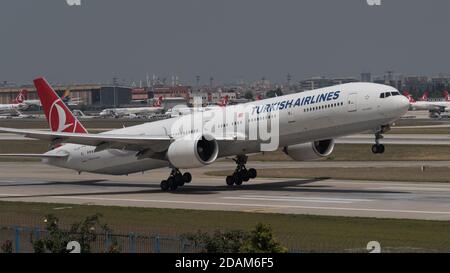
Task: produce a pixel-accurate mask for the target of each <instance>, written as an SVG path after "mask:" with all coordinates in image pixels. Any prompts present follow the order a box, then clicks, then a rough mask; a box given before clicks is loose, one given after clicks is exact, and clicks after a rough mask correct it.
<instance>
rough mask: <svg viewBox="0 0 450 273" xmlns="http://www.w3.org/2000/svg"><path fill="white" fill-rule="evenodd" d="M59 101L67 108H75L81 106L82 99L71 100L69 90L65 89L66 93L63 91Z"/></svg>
mask: <svg viewBox="0 0 450 273" xmlns="http://www.w3.org/2000/svg"><path fill="white" fill-rule="evenodd" d="M61 99H62V100H63V102H64V103H65V104H66V105H68V106H77V105H80V104H83V100H82V99H80V98H76V99H73V98H72V96H71V94H70V89H67V90H66V91H64V94H63V96H62V97H61Z"/></svg>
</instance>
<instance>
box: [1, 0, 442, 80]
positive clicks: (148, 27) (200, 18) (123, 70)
mask: <svg viewBox="0 0 450 273" xmlns="http://www.w3.org/2000/svg"><path fill="white" fill-rule="evenodd" d="M81 1H82V5H81V6H80V7H74V6H72V7H70V6H68V5H67V4H66V1H65V0H1V2H0V37H1V38H0V81H3V80H8V81H12V82H18V83H27V82H31V80H32V79H33V78H34V77H36V76H40V75H44V76H46V77H47V78H48V79H49V80H51V81H52V82H66V83H70V82H85V81H91V82H100V81H102V82H110V81H111V78H112V77H113V76H118V77H120V78H122V79H127V80H139V79H145V75H146V73H147V72H148V73H149V74H150V75H152V74H158V75H161V76H166V77H170V75H172V74H176V75H179V77H180V80H181V81H183V82H187V83H193V82H195V75H197V74H198V75H200V76H201V81H202V82H204V83H206V82H207V81H208V78H209V77H210V76H213V77H214V78H215V81H216V82H218V83H223V82H235V81H237V80H239V79H243V80H246V81H250V80H256V79H260V78H262V77H263V76H266V77H267V78H269V79H271V80H274V81H279V82H284V81H285V78H286V74H287V73H291V74H292V76H293V81H298V80H301V79H303V78H306V77H311V76H318V75H326V76H359V73H360V72H361V71H363V70H364V71H370V72H372V73H373V74H375V75H379V74H382V73H383V72H384V71H386V70H389V69H392V70H395V71H397V72H401V73H404V74H420V73H424V74H432V75H434V74H438V73H441V72H442V73H450V52H449V51H450V15H449V11H450V1H448V0H382V5H381V6H380V7H371V6H368V5H367V3H366V0H151V1H148V0H81Z"/></svg>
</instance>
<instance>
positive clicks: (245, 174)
mask: <svg viewBox="0 0 450 273" xmlns="http://www.w3.org/2000/svg"><path fill="white" fill-rule="evenodd" d="M239 177H240V178H241V180H242V181H244V182H247V181H249V180H250V174H249V173H248V171H247V170H242V171H241V172H240V173H239Z"/></svg>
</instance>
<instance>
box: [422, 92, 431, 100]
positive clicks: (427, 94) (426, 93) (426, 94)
mask: <svg viewBox="0 0 450 273" xmlns="http://www.w3.org/2000/svg"><path fill="white" fill-rule="evenodd" d="M429 95H430V92H428V91H425V92H424V93H423V95H422V97H420V100H421V101H427V100H428V96H429Z"/></svg>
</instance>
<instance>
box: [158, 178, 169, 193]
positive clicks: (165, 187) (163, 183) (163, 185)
mask: <svg viewBox="0 0 450 273" xmlns="http://www.w3.org/2000/svg"><path fill="white" fill-rule="evenodd" d="M160 186H161V190H163V191H168V190H169V182H167V180H163V181H161V184H160Z"/></svg>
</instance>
